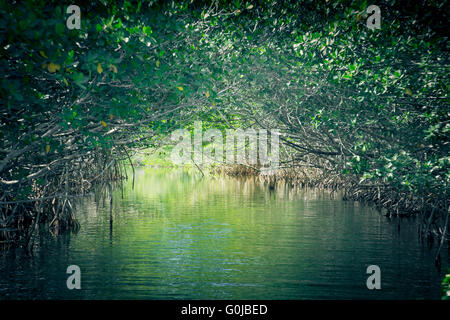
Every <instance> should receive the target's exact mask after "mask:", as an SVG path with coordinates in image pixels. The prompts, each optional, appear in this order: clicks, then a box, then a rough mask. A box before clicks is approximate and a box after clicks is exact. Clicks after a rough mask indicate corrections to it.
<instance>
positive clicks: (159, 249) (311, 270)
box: [0, 169, 448, 299]
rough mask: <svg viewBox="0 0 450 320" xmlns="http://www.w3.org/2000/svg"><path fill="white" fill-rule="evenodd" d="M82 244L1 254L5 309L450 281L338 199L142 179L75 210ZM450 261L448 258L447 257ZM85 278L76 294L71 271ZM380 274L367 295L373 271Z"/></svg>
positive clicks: (402, 288)
mask: <svg viewBox="0 0 450 320" xmlns="http://www.w3.org/2000/svg"><path fill="white" fill-rule="evenodd" d="M76 216H77V218H78V219H79V221H80V223H81V229H80V231H79V232H78V233H77V234H64V235H62V236H61V235H60V236H52V235H51V234H49V233H48V232H47V231H46V230H45V229H44V228H42V230H40V231H39V233H38V234H37V235H36V237H35V249H34V254H33V255H31V256H30V255H25V254H24V252H23V251H21V250H20V249H18V250H13V251H9V252H6V253H5V252H4V253H1V254H0V298H1V299H439V298H440V281H441V279H442V277H443V273H442V272H441V273H440V272H439V271H438V270H437V269H436V268H435V266H434V263H433V258H434V249H433V250H429V249H428V248H427V247H426V246H424V245H422V244H421V243H420V242H419V240H418V237H417V226H416V225H415V223H414V221H407V220H405V221H402V224H401V229H400V232H399V231H398V228H397V223H396V222H391V221H389V220H388V219H387V218H386V217H384V216H382V215H380V214H379V213H378V212H377V211H374V210H373V209H371V208H369V207H367V206H364V205H362V204H359V203H357V202H344V201H341V200H340V197H339V195H338V194H330V193H329V192H323V191H318V190H311V189H310V190H302V189H292V188H288V187H285V186H283V185H279V186H277V188H276V189H275V190H269V188H268V187H267V186H265V185H264V184H262V183H260V182H259V181H258V180H257V179H256V180H255V179H232V178H217V179H212V178H203V179H201V178H200V177H198V176H192V175H189V174H187V173H186V172H183V171H167V170H156V169H153V170H139V171H138V172H137V174H136V181H135V187H134V190H133V189H132V186H131V181H129V182H128V183H126V185H125V188H124V192H123V199H122V192H121V190H116V191H115V193H114V201H113V210H112V219H113V221H112V226H111V221H110V210H109V207H108V205H106V206H105V207H102V206H100V207H99V209H98V210H97V209H96V204H95V202H94V201H93V199H86V200H84V201H83V202H82V203H80V204H79V205H78V206H77V211H76ZM442 261H443V266H444V267H446V265H447V261H448V251H447V247H445V248H444V249H443V253H442ZM73 264H74V265H78V266H79V267H80V269H81V287H82V288H81V290H69V289H67V287H66V280H67V277H68V276H69V275H68V274H66V269H67V267H68V266H69V265H73ZM369 265H378V266H379V267H380V269H381V290H368V289H367V286H366V280H367V277H368V276H369V275H368V274H366V269H367V267H368V266H369Z"/></svg>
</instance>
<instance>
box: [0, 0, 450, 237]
mask: <svg viewBox="0 0 450 320" xmlns="http://www.w3.org/2000/svg"><path fill="white" fill-rule="evenodd" d="M70 4H72V3H69V2H67V3H62V2H59V1H23V2H22V1H1V2H0V12H1V16H2V19H1V20H0V41H1V46H0V55H1V62H0V70H1V72H2V74H3V77H2V79H1V80H0V96H1V107H0V108H1V109H0V178H1V181H0V188H1V189H0V206H1V216H0V228H2V230H4V231H3V238H8V236H7V234H9V233H7V231H8V232H9V230H10V229H11V228H13V229H14V228H17V227H18V226H19V225H21V224H23V223H25V224H27V223H28V224H30V223H31V222H35V221H36V220H38V219H39V213H40V212H45V213H46V214H45V215H43V216H41V220H46V219H47V220H52V219H53V221H52V222H55V219H57V220H58V221H59V220H61V223H62V221H63V220H64V221H68V222H66V225H68V226H69V225H70V221H71V219H68V220H67V219H62V217H63V216H64V217H71V214H70V210H69V208H70V207H71V203H70V200H69V195H73V194H76V193H83V192H85V191H88V190H90V188H91V185H94V184H95V183H96V182H98V181H105V179H111V178H114V177H119V178H120V176H121V175H122V173H120V169H118V168H119V167H118V164H119V163H120V161H122V160H126V159H128V158H129V152H128V151H129V150H130V149H133V148H136V147H145V146H152V145H157V144H158V143H160V139H159V138H160V137H164V136H166V135H167V134H168V133H170V131H171V130H172V129H173V128H176V127H180V126H184V127H189V126H190V125H191V124H192V122H193V121H194V120H203V121H204V124H205V126H208V127H215V128H219V129H225V128H229V127H232V128H235V127H255V128H256V127H260V128H266V129H280V131H281V132H282V133H283V138H282V139H283V142H284V144H285V149H284V152H283V158H282V160H283V163H284V164H283V166H308V167H316V168H319V169H321V170H322V171H323V172H324V173H327V174H332V175H334V176H339V177H341V178H342V177H348V181H351V182H352V184H351V186H352V188H356V189H354V190H356V193H352V194H353V195H355V194H356V195H357V196H358V195H360V194H361V193H360V191H361V190H363V194H370V192H371V190H375V193H376V196H374V197H372V198H371V199H372V200H374V201H375V202H377V203H379V204H383V205H387V206H393V208H395V209H396V210H397V212H398V210H406V211H407V212H418V211H420V212H422V213H423V218H424V219H425V218H426V219H425V220H426V221H428V222H427V224H428V226H430V225H432V224H435V225H436V226H441V225H443V223H444V222H445V227H444V228H441V229H438V230H440V231H439V232H440V233H441V234H442V233H443V232H444V231H443V230H445V229H446V228H447V222H448V201H447V199H448V198H449V185H448V184H449V179H450V172H449V165H450V158H449V127H450V124H449V109H448V96H447V92H448V65H447V62H448V44H447V36H446V32H447V27H448V26H447V21H448V17H447V12H448V6H447V4H446V1H425V0H423V1H415V2H414V3H413V4H409V3H408V2H407V1H395V0H393V1H379V3H377V5H378V6H379V7H380V8H381V17H382V21H381V29H375V30H370V29H369V28H368V27H367V25H366V20H367V17H368V14H367V12H366V8H367V6H368V3H367V2H366V1H356V0H355V1H344V0H342V1H323V2H322V1H308V0H305V1H293V2H279V3H277V2H276V1H249V2H243V1H239V0H236V1H233V2H228V1H215V2H212V3H210V2H201V1H170V2H165V1H160V2H158V1H135V2H134V1H117V2H112V1H106V0H104V1H98V2H91V3H89V4H81V3H80V4H79V6H80V8H81V28H80V29H79V30H77V29H73V30H69V29H68V28H67V27H66V19H67V18H68V16H69V14H67V13H66V8H67V6H69V5H70ZM112 169H114V170H113V171H111V170H112ZM118 172H119V173H118ZM361 187H364V189H358V188H361ZM383 195H386V197H385V198H383ZM34 199H40V200H38V201H35V200H34ZM19 212H23V213H21V214H18V213H19ZM437 213H439V214H437ZM27 221H28V222H27ZM63 224H64V223H63ZM427 230H428V227H427ZM12 237H14V236H12ZM442 238H444V237H442Z"/></svg>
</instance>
